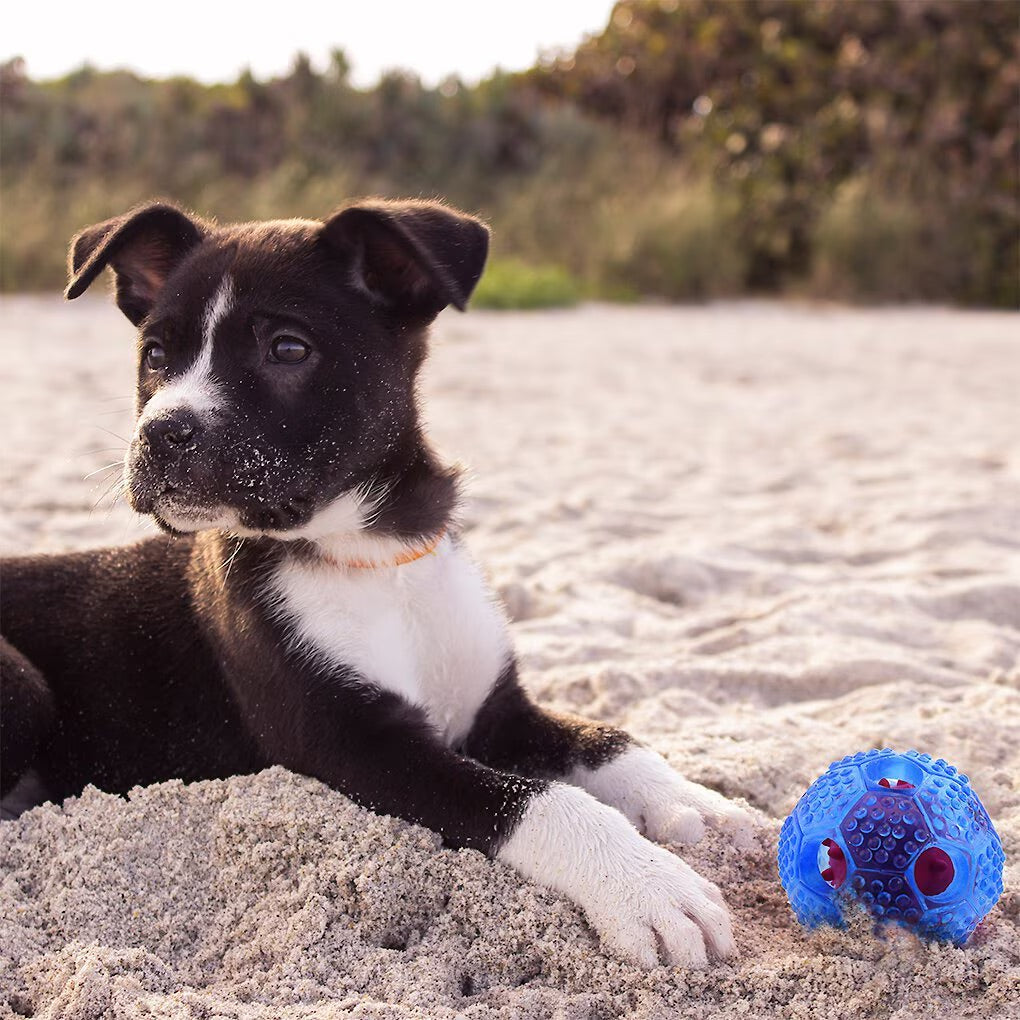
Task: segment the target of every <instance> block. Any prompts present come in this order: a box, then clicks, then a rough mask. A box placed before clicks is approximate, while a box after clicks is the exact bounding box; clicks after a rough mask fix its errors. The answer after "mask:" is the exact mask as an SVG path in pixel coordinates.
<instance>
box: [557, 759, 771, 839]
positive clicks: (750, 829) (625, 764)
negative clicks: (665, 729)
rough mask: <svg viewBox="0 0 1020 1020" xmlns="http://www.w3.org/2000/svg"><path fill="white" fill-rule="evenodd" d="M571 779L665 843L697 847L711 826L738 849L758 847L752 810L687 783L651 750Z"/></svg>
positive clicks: (576, 773) (578, 771)
mask: <svg viewBox="0 0 1020 1020" xmlns="http://www.w3.org/2000/svg"><path fill="white" fill-rule="evenodd" d="M570 781H571V782H575V783H576V784H577V785H578V786H581V787H583V788H584V789H585V790H587V791H588V792H589V793H590V794H591V795H592V796H593V797H596V798H598V799H599V800H600V801H602V802H603V803H604V804H609V805H611V806H612V807H615V808H617V810H619V811H621V812H622V813H623V814H624V815H626V816H627V818H628V819H629V820H630V822H631V824H632V825H634V826H635V827H636V828H637V829H638V831H639V832H642V833H644V834H645V835H646V836H648V837H649V839H654V840H656V841H658V842H660V843H696V842H697V841H698V840H699V839H701V837H702V836H703V835H704V834H705V826H706V825H708V826H710V827H711V828H713V829H718V830H719V831H721V832H724V833H726V834H727V835H728V836H729V837H730V838H731V839H732V840H733V843H734V845H735V846H738V847H741V848H744V849H746V848H748V847H750V846H752V845H753V843H754V831H755V829H756V828H757V826H758V824H759V823H758V820H757V819H756V818H755V816H754V814H752V812H750V811H748V810H746V809H745V808H742V807H740V805H738V804H734V803H733V801H731V800H727V799H726V798H725V797H724V796H722V794H720V793H716V791H715V790H710V789H708V787H705V786H700V785H699V784H697V783H692V782H690V781H689V780H687V779H684V778H683V777H682V776H680V775H678V774H677V773H676V772H675V771H674V770H673V769H672V768H670V766H669V765H668V764H667V763H666V760H665V759H664V758H663V757H662V755H659V754H656V753H655V752H654V751H651V750H649V749H648V748H647V747H630V748H628V749H627V750H626V751H624V752H623V753H622V754H620V755H618V756H617V757H616V758H614V759H613V760H612V761H609V762H606V764H605V765H601V766H599V767H598V768H596V769H588V768H581V769H576V770H575V771H574V773H572V774H571V776H570Z"/></svg>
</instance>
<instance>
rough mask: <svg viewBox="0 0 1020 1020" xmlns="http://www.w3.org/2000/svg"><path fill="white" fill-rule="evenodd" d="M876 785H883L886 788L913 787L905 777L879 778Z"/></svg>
mask: <svg viewBox="0 0 1020 1020" xmlns="http://www.w3.org/2000/svg"><path fill="white" fill-rule="evenodd" d="M878 785H879V786H884V787H885V788H886V789H887V790H912V789H913V788H914V784H913V783H908V782H907V781H906V780H905V779H880V780H879V781H878Z"/></svg>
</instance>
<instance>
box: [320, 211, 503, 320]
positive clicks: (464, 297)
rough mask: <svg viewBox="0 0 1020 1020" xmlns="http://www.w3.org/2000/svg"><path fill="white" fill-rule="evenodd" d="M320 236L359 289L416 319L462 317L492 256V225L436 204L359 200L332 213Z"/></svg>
mask: <svg viewBox="0 0 1020 1020" xmlns="http://www.w3.org/2000/svg"><path fill="white" fill-rule="evenodd" d="M322 236H323V239H324V241H325V242H326V243H327V244H328V245H329V246H330V248H332V249H333V250H334V251H335V252H337V253H339V254H341V255H343V256H344V257H345V258H348V259H349V260H350V264H351V266H352V270H353V273H354V279H355V283H356V285H357V286H359V287H360V288H361V289H362V290H364V291H366V292H367V293H368V295H369V296H370V297H372V298H373V299H374V300H377V301H379V302H381V303H382V304H385V305H388V306H390V307H392V308H395V309H398V310H406V311H408V312H410V313H412V314H425V315H436V314H438V313H439V311H440V310H442V309H443V308H445V307H446V306H447V305H453V306H454V307H456V308H458V309H460V310H461V311H463V310H464V307H465V305H467V301H468V298H469V297H470V296H471V291H473V290H474V289H475V284H476V283H478V278H479V277H480V276H481V275H482V270H483V269H484V268H485V256H486V255H487V254H488V251H489V231H488V228H487V227H485V226H484V225H483V224H482V223H481V222H480V221H479V220H476V219H475V218H474V217H472V216H467V215H465V214H464V213H461V212H457V211H456V210H454V209H449V208H447V207H446V206H444V205H441V204H440V203H438V202H420V201H407V202H384V201H373V202H361V203H358V204H357V205H353V206H350V207H348V208H346V209H342V210H340V211H339V212H336V213H334V214H333V215H332V216H331V217H330V218H329V219H328V220H327V221H326V223H325V225H324V226H323V228H322Z"/></svg>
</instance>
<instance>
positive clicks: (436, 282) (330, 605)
mask: <svg viewBox="0 0 1020 1020" xmlns="http://www.w3.org/2000/svg"><path fill="white" fill-rule="evenodd" d="M487 248H488V233H487V230H486V228H485V227H484V226H483V225H482V224H481V223H479V222H478V221H477V220H475V219H472V218H471V217H468V216H465V215H462V214H460V213H457V212H455V211H453V210H451V209H449V208H446V207H444V206H442V205H439V204H436V203H427V202H399V203H396V202H381V201H380V202H368V203H363V204H358V205H354V206H350V207H348V208H345V209H342V210H341V211H339V212H337V213H336V214H334V215H333V216H331V217H330V218H329V219H327V220H326V221H325V222H318V221H307V220H288V221H281V222H269V223H255V224H244V225H240V226H227V227H219V226H215V225H212V224H210V223H206V222H203V221H200V220H198V219H195V218H193V217H190V216H188V215H186V214H185V213H183V212H181V211H180V210H178V209H176V208H174V207H172V206H169V205H164V204H153V205H148V206H145V207H142V208H139V209H136V210H134V211H132V212H130V213H128V214H126V215H124V216H121V217H118V218H116V219H113V220H110V221H108V222H105V223H101V224H98V225H96V226H93V227H90V228H88V229H87V230H85V231H83V232H82V233H81V234H79V235H78V236H77V237H76V238H75V239H74V242H73V244H72V251H71V258H70V275H71V280H70V284H69V285H68V288H67V296H68V297H69V298H76V297H78V296H79V295H80V294H82V293H83V292H84V291H85V290H86V288H87V287H88V286H89V285H90V284H91V283H92V282H93V281H94V280H95V279H96V277H97V276H98V275H99V274H100V272H101V271H102V270H103V269H104V267H107V266H110V267H112V269H113V272H114V274H115V278H116V299H117V304H118V305H119V306H120V308H121V309H122V311H123V312H124V314H125V315H126V316H127V317H128V318H129V319H130V320H131V322H132V323H134V324H135V326H137V327H138V331H139V332H138V393H137V427H136V429H135V432H134V436H133V438H132V441H131V445H130V450H129V452H128V454H127V458H126V465H125V480H126V486H127V492H128V494H129V499H130V501H131V504H132V505H133V507H134V508H135V509H136V510H137V511H138V512H140V513H142V514H148V515H151V516H152V517H153V519H154V520H155V521H156V522H157V523H158V524H159V525H160V527H161V528H163V529H164V530H165V531H166V532H169V533H170V534H172V535H175V536H177V537H176V541H171V542H169V543H168V542H167V540H166V539H165V538H158V537H157V538H153V539H149V540H146V541H142V542H140V543H138V544H137V545H133V546H129V547H127V548H111V549H99V550H94V551H90V552H83V553H76V554H67V555H57V556H36V557H25V558H15V559H9V560H7V561H5V562H4V565H3V601H2V620H3V630H4V641H3V646H2V651H3V662H2V665H3V682H2V699H3V700H2V713H3V714H2V741H0V748H2V777H0V779H2V788H0V792H4V793H6V792H8V791H9V790H10V789H11V788H12V786H14V785H15V783H16V782H17V781H18V780H19V778H20V777H22V776H23V775H25V774H27V773H29V772H30V771H31V772H32V773H34V774H35V775H37V776H38V777H39V778H40V779H41V781H42V784H43V786H44V787H45V791H46V794H47V795H48V796H49V797H50V798H51V799H54V800H61V799H63V798H64V797H66V796H68V795H70V794H76V793H78V792H79V791H80V790H81V789H82V787H83V786H84V785H85V784H86V783H94V784H95V785H97V786H99V787H100V788H102V789H104V790H109V791H113V792H124V791H127V790H128V789H130V788H131V787H132V786H134V785H136V784H147V783H154V782H159V781H161V780H166V779H170V778H174V777H176V778H180V779H184V780H198V779H210V778H216V777H224V776H230V775H233V774H237V773H245V772H252V771H255V770H258V769H262V768H264V767H266V766H268V765H270V764H279V765H283V766H286V767H287V768H290V769H293V770H294V771H296V772H300V773H303V774H305V775H309V776H314V777H316V778H318V779H320V780H322V781H323V782H325V783H328V784H329V785H330V786H332V787H334V788H335V789H337V790H341V791H343V792H344V793H345V794H347V795H348V796H350V797H352V798H353V799H354V800H355V801H357V802H358V803H360V804H362V805H364V806H366V807H368V808H371V809H372V810H375V811H379V812H384V813H387V814H393V815H398V816H400V817H401V818H405V819H408V820H411V821H414V822H418V823H420V824H422V825H425V826H428V827H429V828H431V829H434V830H435V831H436V832H438V833H439V834H440V835H441V836H442V837H443V839H444V841H445V842H446V843H447V844H448V845H449V846H453V847H474V848H476V849H478V850H481V851H483V852H484V853H487V854H490V855H491V856H493V857H496V858H498V859H499V860H502V861H505V862H507V863H508V864H510V865H512V866H513V867H515V868H516V869H517V870H518V871H519V872H520V873H521V874H523V875H525V876H527V877H528V878H530V879H533V880H535V881H536V882H540V883H542V884H544V885H547V886H550V887H552V888H553V889H556V890H559V891H560V892H562V893H565V894H566V895H567V896H569V897H570V898H571V899H573V900H574V901H575V902H576V903H578V904H579V905H580V906H581V907H582V908H583V910H584V911H585V913H586V914H587V916H588V918H589V919H590V921H591V923H592V924H593V925H594V926H595V927H596V928H597V929H598V931H599V932H600V933H601V936H602V938H603V940H604V941H605V943H606V945H607V946H609V947H610V948H611V949H613V950H614V951H616V952H617V953H619V954H621V955H622V956H624V957H627V958H629V959H632V960H635V961H637V962H639V963H641V964H644V965H649V966H650V965H654V964H655V963H656V962H657V961H658V960H660V959H661V960H663V961H665V962H668V963H672V964H680V965H685V966H697V965H701V964H704V963H705V962H706V960H707V959H708V958H709V956H710V955H711V956H715V957H718V958H723V957H726V956H729V955H730V954H731V953H732V952H733V950H734V943H733V937H732V934H731V929H730V921H729V917H728V914H727V910H726V907H725V905H724V903H723V900H722V897H721V895H720V894H719V891H718V890H717V889H716V887H715V886H713V885H712V884H711V883H710V882H708V881H706V880H705V879H703V878H701V877H700V876H699V875H697V874H696V873H695V872H694V871H693V870H692V869H691V868H690V867H689V866H688V865H687V864H685V863H684V862H683V861H682V860H680V859H679V858H678V857H676V856H674V855H673V854H671V853H669V852H667V851H666V850H664V849H662V848H661V847H659V846H656V845H655V843H653V842H650V841H649V840H660V841H669V842H682V841H690V840H695V839H697V838H698V837H699V836H700V835H701V833H702V832H703V827H704V824H705V823H708V824H709V825H717V826H722V827H727V828H729V829H731V830H733V831H735V832H736V831H738V830H745V831H746V830H747V829H748V828H749V827H750V825H751V824H752V823H751V819H750V816H749V815H748V814H747V813H746V812H744V811H743V810H742V809H740V808H738V807H736V806H735V805H733V804H731V803H730V802H728V801H727V800H725V799H724V798H723V797H721V796H720V795H718V794H716V793H714V792H712V791H710V790H707V789H705V788H703V787H700V786H697V785H695V784H693V783H690V782H687V781H685V780H684V779H682V778H681V777H680V776H678V775H677V774H676V773H675V772H673V771H672V770H671V769H670V768H669V767H668V766H667V764H666V762H665V761H664V760H663V759H662V758H661V757H660V756H659V755H657V754H655V753H654V752H652V751H650V750H648V749H646V748H644V747H641V746H639V745H638V744H636V743H635V742H634V741H633V740H631V739H630V738H629V737H628V736H627V735H626V734H624V733H622V732H620V731H618V730H615V729H612V728H610V727H608V726H603V725H599V724H596V723H592V722H586V721H584V720H581V719H577V718H572V717H568V716H564V715H558V714H554V713H552V712H548V711H545V710H543V709H541V708H539V707H537V706H536V705H535V704H533V703H532V702H531V701H530V700H529V698H528V696H527V695H526V694H525V692H524V691H523V689H522V688H521V686H520V684H519V682H518V678H517V673H516V668H515V664H514V657H513V652H512V650H511V647H510V642H509V640H508V636H507V624H506V620H505V619H504V616H503V613H502V611H501V610H500V608H499V606H498V605H497V604H496V602H495V601H494V599H493V597H492V595H491V593H490V592H489V590H488V589H487V587H486V583H485V581H484V579H483V577H482V575H481V574H480V572H479V571H478V569H477V568H476V566H475V565H474V564H473V563H472V561H471V559H470V558H469V556H468V554H467V553H466V551H465V549H464V547H463V545H462V544H461V542H460V540H459V538H458V536H457V534H456V531H455V528H454V525H453V517H452V515H453V511H454V508H455V504H456V500H457V482H456V477H455V473H454V472H453V471H452V470H451V469H450V468H448V467H446V466H444V465H443V464H441V463H440V462H439V460H438V459H437V456H436V455H435V453H434V452H433V450H432V449H431V448H430V446H429V444H428V442H427V440H426V438H425V436H424V435H423V433H422V428H421V424H420V422H419V415H418V406H417V400H416V376H417V373H418V369H419V368H420V366H421V364H422V360H423V359H424V357H425V352H426V333H427V328H428V325H429V323H430V322H431V321H432V319H434V318H435V316H436V315H437V313H438V312H439V311H440V310H441V309H442V308H443V307H445V306H446V305H448V304H453V305H455V306H456V307H457V308H460V309H463V308H464V305H465V304H466V302H467V300H468V297H469V296H470V294H471V291H472V289H473V288H474V286H475V284H476V282H477V281H478V278H479V276H480V275H481V272H482V268H483V266H484V263H485V257H486V252H487ZM642 833H643V834H644V835H642ZM646 836H647V837H648V838H647V839H646V838H645V837H646Z"/></svg>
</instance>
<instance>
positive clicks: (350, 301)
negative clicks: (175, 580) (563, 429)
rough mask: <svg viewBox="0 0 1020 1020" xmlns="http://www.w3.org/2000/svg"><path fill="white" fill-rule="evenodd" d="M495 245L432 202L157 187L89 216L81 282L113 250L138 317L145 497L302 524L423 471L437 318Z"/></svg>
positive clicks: (258, 522)
mask: <svg viewBox="0 0 1020 1020" xmlns="http://www.w3.org/2000/svg"><path fill="white" fill-rule="evenodd" d="M487 250H488V232H487V230H486V228H485V227H484V226H483V225H482V224H481V223H480V222H479V221H478V220H475V219H472V218H471V217H469V216H465V215H463V214H461V213H458V212H455V211H454V210H451V209H449V208H446V207H445V206H442V205H439V204H437V203H432V202H381V201H373V202H367V203H363V204H358V205H353V206H350V207H348V208H345V209H342V210H340V211H339V212H337V213H335V214H334V215H333V216H331V217H330V218H329V219H327V220H325V221H324V222H319V221H311V220H285V221H277V222H267V223H251V224H242V225H238V226H226V227H217V226H213V225H211V224H209V223H206V222H203V221H201V220H198V219H195V218H193V217H190V216H188V215H186V214H185V213H184V212H182V211H180V210H179V209H176V208H174V207H173V206H170V205H164V204H153V205H147V206H144V207H142V208H139V209H136V210H134V211H132V212H130V213H127V214H126V215H124V216H120V217H117V218H116V219H113V220H109V221H107V222H105V223H100V224H97V225H96V226H93V227H89V228H88V229H87V230H84V231H82V233H80V234H79V235H78V236H77V237H75V239H74V241H73V242H72V245H71V254H70V277H71V278H70V283H69V284H68V287H67V291H66V294H67V297H69V298H75V297H78V296H79V295H80V294H82V293H83V292H84V291H85V290H86V288H87V287H88V286H89V285H90V284H91V283H92V281H93V280H94V279H95V278H96V277H97V276H98V275H99V273H100V272H101V271H102V270H103V268H104V267H106V266H110V267H111V268H112V269H113V272H114V274H115V277H116V300H117V304H118V306H119V307H120V309H121V310H122V311H123V312H124V314H125V315H126V316H127V317H128V318H129V319H130V320H131V322H132V323H134V325H135V326H137V327H138V399H137V413H138V421H137V427H136V429H135V433H134V436H133V438H132V441H131V446H130V450H129V452H128V457H127V462H126V463H127V481H128V492H129V498H130V500H131V503H132V506H134V508H135V509H136V510H138V511H139V512H141V513H145V514H151V515H152V516H153V517H154V519H155V520H156V521H157V523H159V524H160V525H161V526H162V527H164V528H166V529H168V530H174V531H195V530H199V529H201V528H207V527H222V528H226V529H228V530H234V531H236V532H237V533H240V534H250V533H258V534H279V535H293V534H303V533H307V532H309V531H310V526H311V525H312V522H313V521H314V520H316V519H319V520H323V519H325V518H326V517H328V516H329V514H333V515H336V514H337V513H339V514H340V515H341V516H342V515H343V513H346V512H348V511H347V510H343V509H339V510H338V508H342V507H343V506H344V505H345V500H344V498H345V497H346V496H348V495H349V494H351V493H353V492H360V493H362V494H364V493H365V492H367V491H368V490H369V489H370V488H371V487H372V486H382V487H385V486H386V485H387V484H389V483H390V482H391V481H392V480H393V479H394V478H397V477H400V476H401V475H402V474H404V473H407V472H408V471H414V470H415V462H416V460H420V459H421V457H422V456H423V450H424V441H423V439H422V436H421V432H420V428H419V423H418V412H417V406H416V400H415V377H416V374H417V371H418V368H419V367H420V365H421V363H422V360H423V358H424V355H425V343H426V331H427V327H428V324H429V323H430V322H431V321H432V320H433V319H434V318H435V316H436V315H437V314H438V313H439V312H440V311H441V310H442V309H443V308H444V307H445V306H446V305H448V304H453V305H455V306H456V307H457V308H460V309H463V308H464V305H465V303H466V302H467V299H468V297H469V296H470V294H471V291H472V290H473V288H474V286H475V284H476V283H477V282H478V278H479V277H480V276H481V273H482V269H483V267H484V264H485V257H486V252H487ZM355 502H356V501H355ZM347 503H350V500H348V501H347ZM349 509H350V507H348V510H349Z"/></svg>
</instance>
